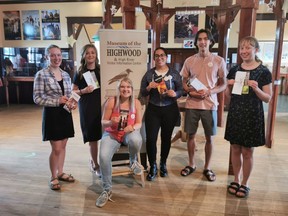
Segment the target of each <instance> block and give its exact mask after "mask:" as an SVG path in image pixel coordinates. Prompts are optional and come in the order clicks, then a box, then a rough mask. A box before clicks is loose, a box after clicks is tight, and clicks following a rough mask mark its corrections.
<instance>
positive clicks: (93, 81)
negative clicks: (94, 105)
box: [83, 71, 100, 90]
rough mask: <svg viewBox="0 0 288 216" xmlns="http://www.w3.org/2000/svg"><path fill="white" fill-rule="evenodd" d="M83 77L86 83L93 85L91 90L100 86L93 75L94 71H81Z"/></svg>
mask: <svg viewBox="0 0 288 216" xmlns="http://www.w3.org/2000/svg"><path fill="white" fill-rule="evenodd" d="M83 77H84V79H85V81H86V83H87V85H88V86H89V85H92V86H93V87H94V89H93V90H95V89H98V88H100V85H99V82H98V80H97V78H96V76H95V73H91V72H90V71H87V72H85V73H83Z"/></svg>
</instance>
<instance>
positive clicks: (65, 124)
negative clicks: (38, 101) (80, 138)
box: [42, 106, 74, 141]
mask: <svg viewBox="0 0 288 216" xmlns="http://www.w3.org/2000/svg"><path fill="white" fill-rule="evenodd" d="M42 116H43V119H42V135H43V141H47V140H62V139H65V138H69V137H74V126H73V119H72V114H71V113H69V112H67V111H66V110H65V109H64V108H63V106H60V107H44V108H43V115H42Z"/></svg>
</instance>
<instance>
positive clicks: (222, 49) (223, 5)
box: [206, 0, 240, 127]
mask: <svg viewBox="0 0 288 216" xmlns="http://www.w3.org/2000/svg"><path fill="white" fill-rule="evenodd" d="M239 10H240V5H234V6H232V0H222V1H221V2H220V7H219V8H217V9H215V8H213V7H212V8H211V7H209V9H206V14H207V15H208V16H209V17H210V18H211V19H213V21H214V22H215V23H216V26H217V29H218V32H219V40H218V55H219V56H222V57H223V58H224V59H225V61H227V53H228V38H229V28H230V24H231V23H232V22H233V21H234V19H235V17H236V15H237V14H238V12H239ZM217 96H218V102H219V105H218V112H217V117H218V122H217V126H218V127H223V126H224V118H223V114H224V92H221V93H219V94H218V95H217Z"/></svg>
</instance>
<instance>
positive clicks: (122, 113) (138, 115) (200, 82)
mask: <svg viewBox="0 0 288 216" xmlns="http://www.w3.org/2000/svg"><path fill="white" fill-rule="evenodd" d="M213 44H214V40H213V37H212V35H211V33H210V31H208V30H206V29H201V30H199V31H198V32H197V34H196V37H195V42H194V45H195V46H196V48H197V53H196V54H195V55H193V56H191V57H189V58H187V59H186V61H185V62H184V65H183V68H182V70H181V71H180V73H179V72H178V71H176V70H174V69H173V68H171V67H169V66H168V65H167V52H166V50H165V48H163V47H158V48H157V49H155V51H154V61H155V67H153V68H151V69H150V70H148V71H147V72H146V73H145V74H144V76H143V78H142V80H141V87H140V95H141V97H145V98H146V99H147V100H146V101H147V104H146V110H145V113H144V114H143V117H142V111H141V110H142V109H141V103H140V100H139V99H137V98H135V95H134V88H133V83H132V81H131V80H130V79H129V78H124V79H122V80H120V81H119V82H118V85H117V88H116V95H115V96H114V97H111V98H109V99H107V101H105V102H104V109H103V112H101V105H102V103H101V95H100V89H101V88H100V86H99V87H97V88H95V86H93V85H88V84H87V82H86V81H85V78H84V74H85V73H90V75H91V76H92V77H93V79H94V81H95V82H97V83H100V66H99V63H98V58H97V50H96V48H95V46H94V45H92V44H87V45H85V46H84V47H83V49H82V52H81V64H80V67H79V69H78V71H77V73H76V74H75V76H74V79H73V84H72V82H71V79H70V77H69V75H68V73H67V72H65V71H63V70H61V69H60V65H61V61H62V55H61V49H60V48H59V47H58V46H56V45H50V46H49V47H48V48H47V49H46V55H47V58H48V60H49V65H48V67H47V68H44V69H42V70H41V71H39V72H38V73H37V74H36V76H35V82H34V95H33V97H34V101H35V103H36V104H39V105H42V106H44V108H43V124H42V132H43V141H47V140H49V141H50V144H51V147H52V151H51V154H50V158H49V162H50V170H51V179H50V181H49V185H50V188H51V189H52V190H59V189H61V184H60V182H59V181H67V182H74V181H75V179H74V177H73V176H72V175H71V174H67V173H65V172H64V170H63V169H64V160H65V152H66V150H65V149H66V144H67V140H68V138H70V137H73V136H74V128H73V121H72V114H71V112H70V110H74V109H76V107H77V104H76V103H75V102H73V100H74V97H73V94H77V95H78V96H79V97H80V99H79V101H78V106H79V114H80V125H81V130H82V134H83V142H84V143H89V146H90V154H91V159H89V165H90V169H91V171H92V172H93V173H95V174H96V175H97V176H99V177H100V178H101V181H102V186H103V192H102V193H101V195H100V196H99V197H98V199H97V200H96V206H98V207H103V206H104V205H105V204H106V203H107V201H108V200H111V197H112V157H113V155H114V153H115V152H116V151H117V150H118V149H119V147H120V146H121V145H122V144H124V145H128V149H129V153H130V167H131V171H132V172H133V173H134V174H135V175H140V174H142V172H143V167H142V165H141V164H139V163H138V162H137V153H138V152H139V151H140V148H141V145H142V136H141V134H140V128H141V127H142V126H143V127H144V124H143V125H142V119H143V122H145V130H146V151H147V155H148V161H149V165H150V168H149V170H148V174H147V176H146V179H147V181H153V180H155V178H156V177H157V175H158V164H157V139H158V133H159V130H160V131H161V132H160V138H161V149H160V161H159V169H160V171H159V175H160V176H161V177H166V176H168V170H167V165H166V163H167V159H168V156H169V151H170V147H171V137H172V133H173V130H174V127H175V125H176V123H177V122H178V121H179V117H180V113H179V109H178V104H177V99H178V98H179V97H181V96H182V95H183V94H184V93H185V92H186V94H187V99H186V106H185V108H186V111H185V122H184V124H185V127H184V128H185V132H186V133H187V135H188V141H187V148H188V157H189V160H188V165H187V166H185V167H184V168H183V169H182V170H181V171H180V174H181V176H184V177H186V176H188V175H190V174H192V173H193V172H195V170H196V167H197V166H196V164H197V163H196V161H195V148H196V141H195V136H196V133H197V129H198V124H199V121H200V120H201V122H202V125H203V129H204V134H205V138H206V143H205V163H204V169H203V175H204V176H205V177H206V178H207V180H208V181H215V180H216V174H215V172H214V171H213V170H212V169H211V159H212V155H213V146H214V144H213V137H214V135H216V129H217V106H218V101H217V94H218V93H220V92H223V91H225V93H226V96H227V99H229V101H230V105H229V112H228V116H227V124H226V130H225V137H224V138H225V139H226V140H228V141H229V142H230V144H231V155H232V165H233V171H234V180H233V181H232V182H231V184H230V185H228V192H229V193H230V194H233V195H235V196H237V197H247V196H248V194H249V190H250V187H249V185H248V181H249V177H250V175H251V172H252V168H253V151H254V147H257V146H262V145H264V144H265V134H264V133H265V132H264V111H263V105H262V101H264V102H266V103H268V102H269V100H270V98H271V95H272V84H271V82H272V77H271V73H270V71H269V70H268V69H267V68H266V67H265V66H263V64H262V62H261V61H260V60H259V59H258V58H257V52H258V51H259V44H258V41H257V39H256V38H254V37H251V36H249V37H245V38H243V39H242V40H241V41H240V43H239V54H240V57H241V59H242V60H243V62H242V63H241V64H239V65H236V66H234V67H232V68H231V69H230V71H229V73H228V72H227V69H226V63H225V61H224V59H223V58H222V57H220V56H218V55H216V54H213V53H211V52H210V48H211V47H212V46H213ZM240 71H241V72H247V73H248V74H249V80H247V82H245V85H246V88H247V89H246V91H245V93H243V94H234V93H232V88H233V86H234V84H235V85H236V84H237V82H238V81H237V79H236V75H237V72H240ZM195 82H196V84H195ZM247 86H248V87H247ZM71 89H72V91H71ZM71 95H72V96H71ZM63 107H66V108H67V107H68V111H67V109H63ZM121 119H122V120H123V119H125V124H120V123H119V122H120V121H121ZM119 125H121V127H119ZM102 129H103V131H102ZM100 140H101V145H100V148H99V161H98V146H99V142H100Z"/></svg>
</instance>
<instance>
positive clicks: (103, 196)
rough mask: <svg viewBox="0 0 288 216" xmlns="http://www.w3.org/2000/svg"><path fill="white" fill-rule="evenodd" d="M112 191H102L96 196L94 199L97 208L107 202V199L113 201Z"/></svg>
mask: <svg viewBox="0 0 288 216" xmlns="http://www.w3.org/2000/svg"><path fill="white" fill-rule="evenodd" d="M111 197H112V191H108V192H107V191H105V190H104V191H103V192H102V193H101V194H100V196H99V197H98V199H97V200H96V206H97V207H99V208H102V207H103V206H104V205H105V204H106V203H107V202H108V200H110V201H112V202H114V201H113V200H112V199H111Z"/></svg>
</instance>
